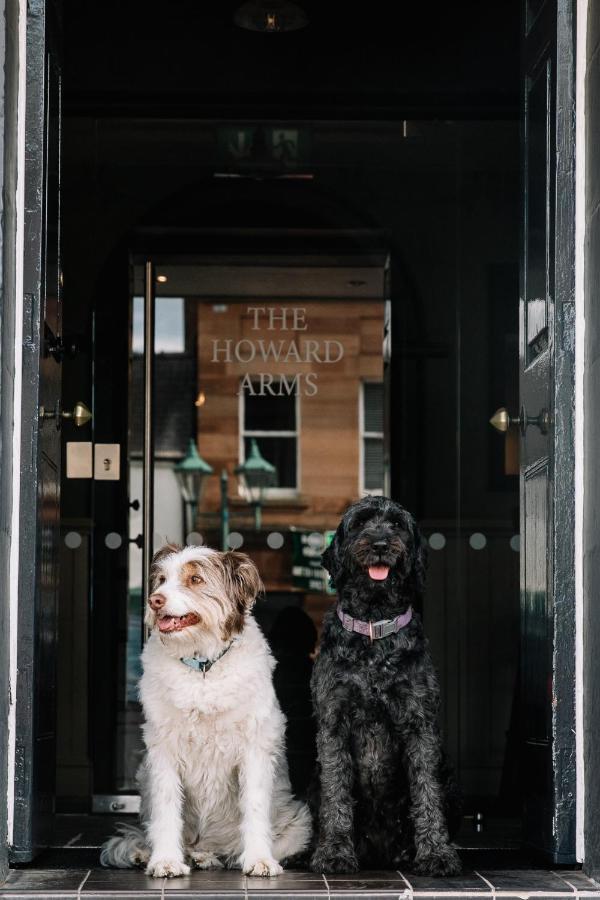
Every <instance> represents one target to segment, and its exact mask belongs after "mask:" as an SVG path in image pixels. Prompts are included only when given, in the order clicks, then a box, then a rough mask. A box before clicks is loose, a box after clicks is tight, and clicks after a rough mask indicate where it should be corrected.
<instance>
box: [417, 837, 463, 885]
mask: <svg viewBox="0 0 600 900" xmlns="http://www.w3.org/2000/svg"><path fill="white" fill-rule="evenodd" d="M412 869H413V871H414V872H415V874H417V875H432V876H434V877H439V876H443V875H460V873H461V872H462V863H461V861H460V857H459V855H458V853H457V852H456V850H455V849H454V848H453V847H450V845H449V844H446V845H445V846H443V847H440V848H438V849H436V850H430V851H427V852H425V853H417V855H416V856H415V859H414V862H413V865H412Z"/></svg>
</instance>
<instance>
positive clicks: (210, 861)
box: [188, 850, 223, 869]
mask: <svg viewBox="0 0 600 900" xmlns="http://www.w3.org/2000/svg"><path fill="white" fill-rule="evenodd" d="M188 856H189V857H190V859H191V860H192V862H193V863H194V865H195V867H196V868H197V869H222V868H223V863H222V862H221V860H220V859H219V857H218V856H215V854H214V853H210V852H208V851H206V850H189V851H188Z"/></svg>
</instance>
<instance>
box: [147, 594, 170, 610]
mask: <svg viewBox="0 0 600 900" xmlns="http://www.w3.org/2000/svg"><path fill="white" fill-rule="evenodd" d="M166 602H167V598H166V597H165V596H164V595H163V594H150V598H149V600H148V603H149V604H150V608H151V609H153V610H154V611H155V612H158V610H159V609H162V608H163V606H164V605H165V603H166Z"/></svg>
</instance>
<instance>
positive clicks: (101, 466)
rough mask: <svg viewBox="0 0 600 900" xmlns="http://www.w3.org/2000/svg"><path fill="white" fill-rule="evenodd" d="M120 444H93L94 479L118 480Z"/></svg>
mask: <svg viewBox="0 0 600 900" xmlns="http://www.w3.org/2000/svg"><path fill="white" fill-rule="evenodd" d="M120 462H121V445H120V444H95V446H94V479H95V481H118V480H119V478H120V474H121V473H120V467H121V466H120Z"/></svg>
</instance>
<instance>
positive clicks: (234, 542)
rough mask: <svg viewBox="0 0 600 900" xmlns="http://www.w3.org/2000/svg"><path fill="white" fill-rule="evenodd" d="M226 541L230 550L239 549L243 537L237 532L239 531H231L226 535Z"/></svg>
mask: <svg viewBox="0 0 600 900" xmlns="http://www.w3.org/2000/svg"><path fill="white" fill-rule="evenodd" d="M227 543H228V544H229V546H230V547H231V549H232V550H239V548H240V547H241V546H242V544H243V543H244V537H243V535H241V534H240V533H239V531H232V532H230V534H228V535H227Z"/></svg>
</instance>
